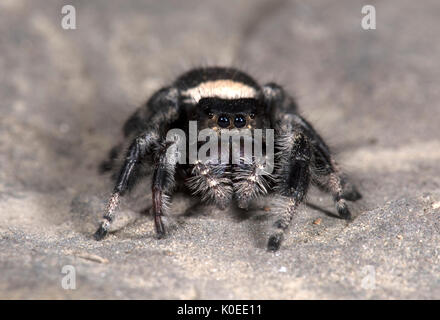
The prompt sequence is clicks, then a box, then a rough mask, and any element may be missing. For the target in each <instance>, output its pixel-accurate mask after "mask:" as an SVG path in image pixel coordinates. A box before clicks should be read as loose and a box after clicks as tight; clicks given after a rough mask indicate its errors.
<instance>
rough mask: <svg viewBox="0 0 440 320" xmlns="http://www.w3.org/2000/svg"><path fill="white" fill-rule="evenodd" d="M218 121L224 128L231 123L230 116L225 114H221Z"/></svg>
mask: <svg viewBox="0 0 440 320" xmlns="http://www.w3.org/2000/svg"><path fill="white" fill-rule="evenodd" d="M217 122H218V125H219V126H220V127H222V128H227V127H229V123H230V121H229V118H228V116H225V115H221V116H220V117H218V121H217Z"/></svg>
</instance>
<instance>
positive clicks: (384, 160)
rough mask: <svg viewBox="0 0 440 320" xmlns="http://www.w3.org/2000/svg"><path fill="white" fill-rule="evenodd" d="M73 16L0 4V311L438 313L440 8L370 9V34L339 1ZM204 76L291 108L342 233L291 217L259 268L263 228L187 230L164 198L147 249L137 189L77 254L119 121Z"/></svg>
mask: <svg viewBox="0 0 440 320" xmlns="http://www.w3.org/2000/svg"><path fill="white" fill-rule="evenodd" d="M71 2H72V4H74V5H75V7H76V13H77V29H76V30H63V29H62V28H61V18H62V15H61V7H62V5H64V4H66V3H67V2H65V1H42V0H40V1H30V0H29V1H25V0H3V1H1V2H0V30H1V31H0V52H1V53H0V98H1V99H0V111H1V117H0V298H3V299H5V298H6V299H11V298H25V299H35V298H36V299H41V298H56V299H71V298H122V299H125V298H129V299H131V298H133V299H141V298H146V299H159V298H165V299H181V298H185V299H217V298H221V299H292V298H305V299H311V298H325V299H327V298H329V299H343V298H347V299H363V298H379V299H389V298H391V299H394V298H423V299H425V298H428V299H432V298H436V299H438V298H440V266H439V262H440V261H439V252H440V245H439V244H440V241H439V240H440V222H439V218H440V217H439V215H440V186H439V176H440V166H439V160H440V125H439V123H440V103H439V101H440V90H439V82H440V59H439V57H440V33H439V32H438V31H439V30H440V20H439V19H438V17H439V16H440V4H439V3H438V1H436V0H432V1H429V0H423V1H419V2H416V1H409V0H402V1H400V0H399V1H397V0H390V1H369V3H370V4H374V5H375V6H376V10H377V30H374V31H365V30H363V29H362V28H361V26H360V21H361V18H362V14H361V7H362V5H363V4H364V2H362V1H352V0H346V1H338V2H328V1H324V0H315V1H307V2H304V1H283V0H280V1H278V0H277V1H270V0H265V1H263V0H258V1H254V0H245V1H197V0H185V1H178V0H175V1H154V0H151V1H141V0H130V1H122V0H121V1H71ZM200 64H205V65H206V64H222V65H234V66H238V67H241V68H243V69H245V70H247V71H249V72H250V73H251V74H253V75H255V76H256V77H257V78H258V79H261V81H262V82H269V81H277V82H279V83H281V84H283V85H284V86H285V87H286V88H287V89H288V90H289V91H291V92H292V93H293V94H294V95H295V96H296V97H297V98H298V101H299V104H300V107H301V110H302V112H303V114H304V115H305V116H306V117H308V118H309V119H310V120H311V122H313V123H314V124H315V125H316V127H317V128H318V130H319V131H320V132H321V133H322V134H323V136H324V137H326V139H327V140H329V142H330V144H331V146H332V147H333V149H334V150H335V151H336V152H337V159H338V160H339V162H340V163H342V164H343V165H344V167H345V168H347V170H348V171H349V173H350V175H351V176H352V178H353V180H355V181H356V182H357V183H358V185H359V186H360V189H361V191H362V193H363V195H364V198H363V199H362V201H360V202H359V203H356V204H353V205H352V210H353V211H354V212H355V214H356V219H354V221H353V222H351V223H346V222H345V221H343V220H340V219H335V218H332V217H330V216H328V215H325V214H324V213H323V212H321V211H319V210H315V209H313V208H311V207H310V206H304V207H303V208H301V210H300V212H298V214H297V216H296V217H295V219H294V222H293V223H292V226H291V228H290V230H289V232H288V235H287V236H286V241H285V242H284V244H283V246H282V248H281V250H280V251H279V252H277V253H268V252H267V251H266V250H265V248H264V242H265V236H266V235H265V233H264V232H265V231H264V227H263V225H264V222H265V219H264V212H256V213H255V214H254V215H252V214H249V215H247V216H242V215H239V214H235V213H233V212H230V211H229V210H227V211H224V212H217V211H215V210H212V208H202V209H201V210H200V212H199V214H194V215H192V216H189V217H187V216H183V215H182V208H183V204H184V203H185V201H187V200H186V199H176V201H175V203H174V212H175V215H176V217H177V218H178V219H177V220H178V222H179V227H178V228H177V229H176V230H174V232H172V234H171V235H170V236H169V237H168V238H166V239H163V240H160V241H158V240H157V239H155V236H154V229H153V222H152V220H151V218H150V216H148V215H146V214H141V213H140V212H141V211H142V210H143V209H145V208H146V207H148V205H149V204H150V203H151V201H150V200H149V196H150V195H149V188H148V181H146V182H145V184H143V185H141V186H139V187H138V188H137V189H136V190H135V192H134V193H133V195H131V196H130V197H128V198H127V199H125V200H124V203H123V206H122V209H121V213H120V215H119V216H118V219H117V221H116V225H115V232H114V233H112V234H111V235H110V236H109V237H108V238H107V239H106V240H105V241H102V242H96V241H94V240H93V239H92V238H91V234H92V233H93V232H94V231H95V228H96V225H97V222H98V220H99V218H100V217H101V215H102V212H103V208H104V206H105V201H106V199H107V197H108V196H109V192H110V191H111V188H112V186H111V184H110V182H109V179H108V177H103V176H100V175H99V174H98V172H97V164H98V163H99V162H100V161H101V160H103V159H104V158H105V156H106V154H107V152H108V150H109V148H110V147H111V146H112V144H113V143H114V142H115V140H117V139H119V138H120V128H121V126H122V123H123V121H124V120H125V119H126V118H127V117H128V116H129V115H130V114H131V113H132V112H133V110H134V109H135V108H136V107H137V106H138V105H139V104H140V103H142V102H143V101H144V100H145V99H146V98H147V97H148V96H149V95H150V94H151V93H152V92H153V91H154V90H156V89H158V88H159V87H160V86H161V85H164V84H166V83H167V82H169V81H170V80H172V79H173V77H175V76H176V75H178V74H179V73H180V72H182V71H184V70H186V69H187V68H189V67H191V66H195V65H200ZM308 202H310V203H312V204H314V205H316V206H319V207H320V208H322V209H324V210H328V211H332V210H333V205H332V201H331V199H329V198H328V197H327V196H326V195H323V194H321V193H319V192H317V191H313V192H312V193H311V194H310V196H309V199H308ZM318 218H320V219H321V220H317V219H318ZM65 265H72V266H74V267H75V270H76V277H77V279H76V290H64V289H63V288H62V286H61V281H62V278H63V276H64V274H62V273H61V270H62V268H63V266H65Z"/></svg>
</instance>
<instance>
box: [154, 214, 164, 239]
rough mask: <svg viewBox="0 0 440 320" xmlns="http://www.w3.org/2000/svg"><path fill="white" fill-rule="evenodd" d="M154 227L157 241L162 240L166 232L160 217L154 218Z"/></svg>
mask: <svg viewBox="0 0 440 320" xmlns="http://www.w3.org/2000/svg"><path fill="white" fill-rule="evenodd" d="M154 225H155V227H156V236H157V238H158V239H162V238H164V237H165V235H166V232H165V225H164V223H163V221H162V217H161V216H156V217H155V219H154Z"/></svg>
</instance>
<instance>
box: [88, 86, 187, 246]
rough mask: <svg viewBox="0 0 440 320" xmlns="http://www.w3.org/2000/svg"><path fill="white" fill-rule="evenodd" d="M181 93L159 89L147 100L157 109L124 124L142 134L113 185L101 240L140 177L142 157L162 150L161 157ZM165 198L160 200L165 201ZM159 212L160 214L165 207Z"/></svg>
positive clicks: (127, 129) (98, 233) (159, 171)
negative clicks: (164, 134) (163, 139)
mask: <svg viewBox="0 0 440 320" xmlns="http://www.w3.org/2000/svg"><path fill="white" fill-rule="evenodd" d="M179 97H180V93H179V91H178V90H177V89H176V88H173V87H169V88H163V89H161V90H159V91H158V92H156V93H155V94H154V95H153V96H152V97H151V98H150V100H149V101H148V103H147V106H148V107H149V108H150V109H151V110H154V113H153V114H152V115H151V116H143V117H141V116H140V115H139V112H136V113H135V115H134V116H132V117H131V118H130V119H129V121H128V123H127V124H126V126H125V128H124V131H125V133H126V136H127V135H130V134H136V135H138V136H137V138H135V139H134V140H133V142H132V143H131V145H130V147H129V148H128V151H127V153H126V156H125V161H124V164H123V165H122V168H121V170H120V173H119V176H118V178H117V181H116V185H115V187H114V189H113V194H112V196H111V197H110V200H109V202H108V205H107V207H106V213H105V215H104V218H103V220H102V222H101V224H100V226H99V228H98V230H97V231H96V233H95V234H94V237H95V239H96V240H101V239H102V238H104V237H105V236H106V234H107V233H108V230H109V228H110V225H111V223H112V221H113V220H114V216H115V213H116V209H117V207H118V205H119V201H120V197H121V196H123V195H124V193H126V192H127V191H128V189H129V186H130V185H132V184H134V182H135V181H136V180H137V179H139V175H137V174H136V173H137V170H136V169H137V166H138V165H139V163H140V162H142V161H150V162H151V159H150V156H152V155H157V154H158V153H157V152H158V150H159V158H160V154H161V150H162V149H163V146H164V145H165V146H166V143H165V144H163V143H161V142H160V141H161V139H160V132H161V131H164V130H166V128H168V126H169V125H170V124H171V123H172V122H173V121H175V120H176V119H177V118H178V116H179ZM168 146H169V144H168ZM161 148H162V149H161ZM162 151H163V150H162ZM165 153H166V151H165ZM160 168H161V164H160V162H159V165H158V168H156V170H155V176H157V177H158V178H157V179H158V181H160V177H161V176H162V175H163V173H162V172H163V170H162V169H160ZM156 172H157V173H156ZM159 185H160V184H159ZM156 193H157V192H156ZM155 197H156V198H157V199H159V200H161V199H163V198H164V196H162V195H160V196H157V195H156V196H155ZM161 201H162V200H161ZM161 201H159V202H160V203H161ZM156 202H157V201H156ZM157 212H158V214H159V216H160V215H161V213H162V209H160V211H157ZM156 220H157V224H159V226H161V227H160V228H159V229H158V230H161V231H163V230H164V228H163V224H162V223H161V221H162V220H161V218H156Z"/></svg>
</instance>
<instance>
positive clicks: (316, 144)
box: [95, 67, 361, 250]
mask: <svg viewBox="0 0 440 320" xmlns="http://www.w3.org/2000/svg"><path fill="white" fill-rule="evenodd" d="M191 124H196V128H197V129H196V131H197V133H200V132H201V131H202V130H203V129H210V130H211V131H212V132H214V134H217V135H218V137H220V136H223V133H224V132H225V131H228V130H229V131H233V132H238V133H240V132H244V131H245V130H248V131H249V130H250V131H252V130H254V131H257V129H258V130H266V131H269V130H272V132H273V139H271V140H269V139H265V138H263V139H262V141H261V144H262V145H263V148H262V149H263V150H264V151H263V157H260V158H257V157H255V156H254V155H250V156H249V155H246V154H244V151H243V147H238V149H237V150H238V153H239V155H238V159H239V162H233V161H231V159H232V158H233V155H232V156H230V157H227V160H228V161H226V162H225V161H220V158H221V156H222V155H223V154H224V153H225V151H228V154H229V151H232V149H229V147H228V149H227V150H225V148H223V145H222V147H220V145H221V143H220V142H219V143H218V148H219V152H218V160H219V161H212V158H211V159H210V160H209V161H206V160H201V159H196V160H195V161H191V159H190V155H189V152H185V153H184V154H185V156H184V159H183V160H184V161H181V162H179V161H175V159H174V161H170V159H169V158H170V156H169V155H170V154H173V153H169V152H168V151H169V150H170V148H172V147H176V143H177V142H176V141H178V140H170V139H167V135H168V133H169V132H170V130H172V129H180V131H181V132H183V133H185V134H187V135H189V136H190V135H191V130H192V129H191ZM124 135H125V140H126V141H128V142H130V144H129V147H128V148H127V150H126V153H125V158H124V162H123V163H122V165H121V166H116V165H115V161H114V160H115V159H116V157H117V155H118V154H119V151H120V149H121V146H120V145H118V146H116V147H115V148H113V149H112V151H111V153H110V159H109V161H107V162H105V163H104V164H103V169H106V170H109V169H112V168H114V167H117V169H119V174H118V175H117V176H116V185H115V187H114V190H113V194H112V196H111V198H110V200H109V203H108V206H107V209H106V214H105V216H104V219H103V221H102V222H101V225H100V227H99V229H98V230H97V232H96V233H95V238H96V239H98V240H99V239H102V238H103V237H104V236H105V235H106V234H107V232H108V229H109V226H110V224H111V222H112V221H113V219H114V215H115V210H116V208H117V206H118V204H119V199H120V196H122V195H123V194H124V193H125V192H126V191H127V190H129V189H130V186H132V185H133V184H134V183H135V182H136V181H137V180H139V178H140V177H142V176H144V175H145V173H147V174H151V175H152V201H153V207H152V211H153V215H154V221H155V226H156V231H157V234H158V235H159V236H162V235H164V234H165V226H164V223H163V221H162V218H163V216H164V214H165V211H166V209H167V208H168V201H169V199H170V197H171V196H172V193H173V191H174V190H176V189H177V187H183V189H186V190H187V191H189V193H190V194H192V195H193V196H195V198H198V199H200V200H201V201H202V202H211V203H214V204H216V205H217V206H218V207H219V208H221V209H224V208H226V207H227V206H228V205H229V204H230V203H236V204H237V205H238V207H240V208H242V209H246V208H248V206H249V204H250V202H252V201H253V200H255V199H258V198H262V197H266V196H268V195H270V194H272V196H274V198H275V199H276V200H277V201H276V204H275V205H274V206H273V207H272V208H271V213H272V214H273V215H274V217H275V220H274V222H273V224H272V226H271V229H270V235H269V238H268V249H270V250H277V249H278V248H279V246H280V244H281V241H282V237H283V233H284V231H285V230H286V229H287V227H288V226H289V224H290V221H291V219H292V217H293V215H294V213H295V211H296V208H297V207H298V205H299V204H300V203H301V202H303V201H304V198H305V196H306V193H307V190H308V188H309V185H310V184H314V185H316V186H317V187H319V188H320V189H321V190H324V191H326V192H329V193H330V194H331V195H332V196H333V199H334V201H335V203H336V210H337V212H338V214H339V215H340V216H341V217H343V218H346V219H349V218H350V217H351V215H350V212H349V210H348V208H347V204H346V200H350V201H355V200H357V199H359V198H360V197H361V195H360V194H359V192H358V191H357V190H356V188H355V187H354V186H353V185H351V184H350V183H348V181H347V179H346V177H345V175H343V174H342V173H341V172H340V170H339V169H338V166H337V164H336V163H335V161H334V160H333V157H332V155H331V153H330V150H329V148H328V146H327V145H326V144H325V142H324V141H323V140H322V138H321V137H320V136H319V135H318V134H317V132H316V131H315V130H314V129H313V128H312V126H311V125H310V124H309V123H308V122H307V121H306V120H304V118H302V117H301V116H300V115H299V114H298V111H297V107H296V104H295V102H294V100H293V99H292V98H291V97H290V96H289V95H287V94H286V93H285V92H284V90H283V89H282V88H281V87H280V86H278V85H276V84H274V83H269V84H266V85H264V86H262V87H261V86H259V85H258V84H257V83H256V82H255V81H254V80H253V79H252V78H251V77H249V76H248V75H247V74H245V73H243V72H240V71H238V70H236V69H232V68H219V67H214V68H200V69H194V70H191V71H189V72H187V73H185V74H183V75H182V76H181V77H179V78H178V79H177V80H176V81H175V82H174V83H173V84H172V85H171V86H170V87H166V88H163V89H161V90H159V91H158V92H156V93H155V94H154V95H153V96H152V97H151V98H150V100H149V101H148V102H147V104H146V105H145V106H144V107H142V108H140V109H138V110H137V111H136V112H135V113H134V114H133V115H132V116H131V117H130V118H129V119H128V121H127V123H126V124H125V126H124ZM185 136H186V135H185ZM251 137H252V138H251V140H253V142H255V137H256V134H253V135H251ZM259 137H261V135H260V136H259ZM211 138H212V137H211ZM211 138H210V139H211ZM208 140H209V139H208ZM239 141H240V140H239ZM270 142H271V143H272V144H273V145H272V146H270V145H269V143H270ZM195 144H196V145H197V146H196V149H197V150H201V142H200V141H199V140H196V143H195ZM239 144H240V146H241V142H239ZM190 145H191V142H188V141H186V143H185V144H184V146H189V147H190ZM268 150H273V152H274V157H273V161H274V166H273V170H271V171H270V172H265V171H264V170H262V171H261V170H260V171H259V169H260V168H262V167H264V163H262V159H267V158H268V152H269V151H268ZM211 151H212V150H211ZM232 152H233V151H232ZM180 160H182V159H180ZM214 160H217V158H216V159H214ZM142 164H144V165H142Z"/></svg>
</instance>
